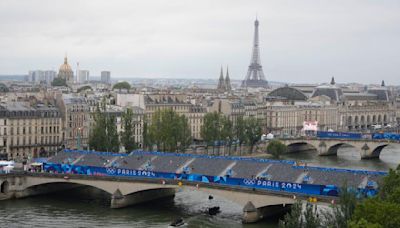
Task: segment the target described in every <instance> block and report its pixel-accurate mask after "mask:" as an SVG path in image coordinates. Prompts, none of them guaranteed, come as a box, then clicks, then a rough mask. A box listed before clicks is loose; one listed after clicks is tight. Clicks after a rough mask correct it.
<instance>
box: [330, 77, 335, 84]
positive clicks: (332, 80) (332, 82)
mask: <svg viewBox="0 0 400 228" xmlns="http://www.w3.org/2000/svg"><path fill="white" fill-rule="evenodd" d="M335 84H336V82H335V77H333V76H332V79H331V85H335Z"/></svg>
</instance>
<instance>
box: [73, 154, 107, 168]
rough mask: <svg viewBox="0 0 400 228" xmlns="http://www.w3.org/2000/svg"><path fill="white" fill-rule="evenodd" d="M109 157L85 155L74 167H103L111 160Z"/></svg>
mask: <svg viewBox="0 0 400 228" xmlns="http://www.w3.org/2000/svg"><path fill="white" fill-rule="evenodd" d="M111 159H112V158H110V157H109V156H99V155H96V154H85V155H84V156H83V157H82V158H81V159H79V161H78V162H77V163H75V165H87V166H97V167H105V166H106V165H107V164H108V163H109V162H110V160H111Z"/></svg>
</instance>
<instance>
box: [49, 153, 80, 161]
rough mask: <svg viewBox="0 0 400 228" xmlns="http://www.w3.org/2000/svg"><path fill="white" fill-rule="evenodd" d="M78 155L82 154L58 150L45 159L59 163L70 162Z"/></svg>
mask: <svg viewBox="0 0 400 228" xmlns="http://www.w3.org/2000/svg"><path fill="white" fill-rule="evenodd" d="M80 156H82V154H81V153H79V152H59V153H57V155H55V156H53V157H51V158H49V160H47V161H48V162H52V163H59V164H71V163H73V162H74V161H75V160H76V159H78V158H79V157H80Z"/></svg>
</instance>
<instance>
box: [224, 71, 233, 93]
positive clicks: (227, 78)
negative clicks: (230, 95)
mask: <svg viewBox="0 0 400 228" xmlns="http://www.w3.org/2000/svg"><path fill="white" fill-rule="evenodd" d="M225 88H226V90H227V91H228V92H229V91H231V90H232V86H231V79H230V78H229V68H228V66H226V77H225Z"/></svg>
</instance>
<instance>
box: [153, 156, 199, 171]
mask: <svg viewBox="0 0 400 228" xmlns="http://www.w3.org/2000/svg"><path fill="white" fill-rule="evenodd" d="M190 159H192V158H191V157H178V156H173V155H171V156H158V157H157V158H156V159H154V160H153V161H152V163H151V164H152V165H153V169H154V170H157V171H158V172H168V173H175V172H176V171H177V170H178V169H179V168H180V167H181V166H183V165H184V164H185V163H186V162H187V161H189V160H190Z"/></svg>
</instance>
